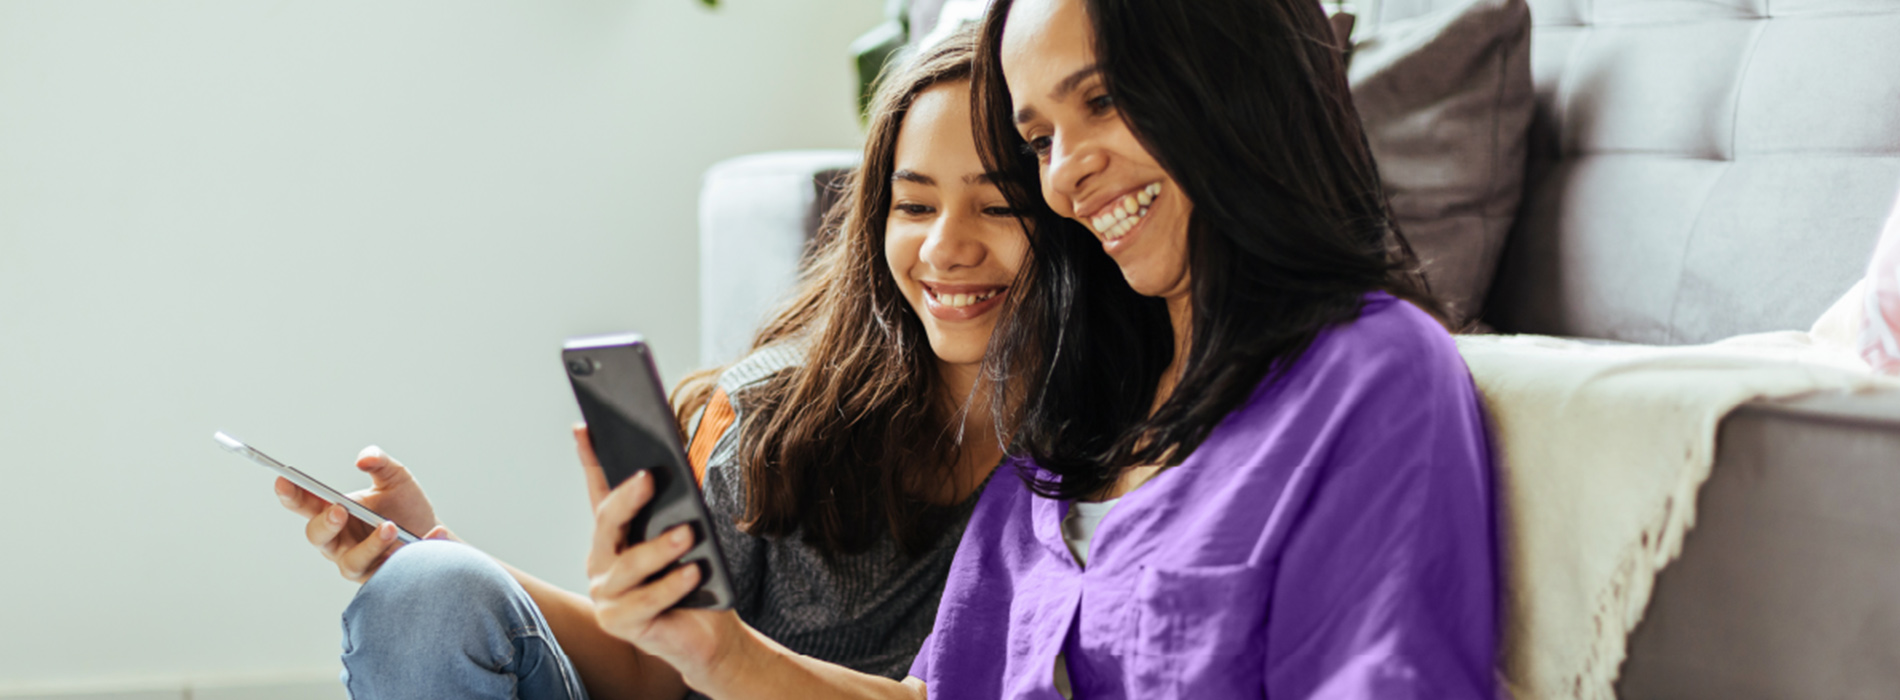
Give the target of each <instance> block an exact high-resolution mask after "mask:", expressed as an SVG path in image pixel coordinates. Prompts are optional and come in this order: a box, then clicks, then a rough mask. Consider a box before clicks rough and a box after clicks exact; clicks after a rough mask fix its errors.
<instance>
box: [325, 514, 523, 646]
mask: <svg viewBox="0 0 1900 700" xmlns="http://www.w3.org/2000/svg"><path fill="white" fill-rule="evenodd" d="M532 605H533V603H532V602H531V601H529V600H527V595H526V592H525V591H522V590H521V588H520V586H519V585H517V584H516V583H515V581H514V578H513V577H512V576H510V575H509V574H508V571H507V570H506V569H503V568H502V567H501V565H500V564H497V563H495V561H494V560H493V559H490V558H489V557H488V555H486V554H483V553H482V552H481V551H479V550H476V549H475V548H473V547H469V546H468V545H464V544H461V543H457V542H447V541H441V540H424V541H421V542H416V543H413V544H409V545H406V546H403V547H402V548H401V549H398V550H397V551H396V552H395V553H394V554H392V555H390V557H389V559H388V560H387V561H385V562H383V565H382V568H380V569H378V570H377V571H376V573H375V575H373V576H371V577H370V579H369V581H368V582H366V583H364V584H363V587H362V589H361V590H358V591H357V592H356V597H355V598H354V599H353V600H351V601H350V605H349V607H348V608H346V609H345V610H344V611H343V630H344V640H343V643H344V654H345V655H346V657H347V656H350V655H361V654H364V653H369V654H373V655H374V656H376V657H379V658H383V659H387V660H389V661H391V662H398V663H402V662H408V663H416V662H422V663H426V662H427V661H428V660H430V659H431V658H444V659H446V658H454V657H461V658H464V659H468V660H478V661H481V662H486V663H489V664H495V665H497V666H499V665H501V664H505V663H507V660H508V659H509V657H510V656H511V654H512V646H513V645H512V642H511V640H510V636H511V634H513V633H515V632H517V631H519V630H520V629H521V628H522V627H524V626H526V625H529V624H532V620H533V619H534V613H533V610H532Z"/></svg>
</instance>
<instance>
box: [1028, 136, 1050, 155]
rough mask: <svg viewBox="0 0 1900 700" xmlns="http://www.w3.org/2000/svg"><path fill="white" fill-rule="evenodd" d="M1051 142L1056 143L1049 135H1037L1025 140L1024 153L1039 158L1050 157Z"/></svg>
mask: <svg viewBox="0 0 1900 700" xmlns="http://www.w3.org/2000/svg"><path fill="white" fill-rule="evenodd" d="M1051 143H1054V141H1053V140H1051V139H1050V138H1049V137H1047V136H1037V137H1035V138H1033V139H1030V140H1028V141H1025V142H1023V145H1022V152H1023V155H1025V156H1028V157H1030V158H1035V159H1037V160H1041V159H1043V158H1047V157H1049V145H1050V144H1051Z"/></svg>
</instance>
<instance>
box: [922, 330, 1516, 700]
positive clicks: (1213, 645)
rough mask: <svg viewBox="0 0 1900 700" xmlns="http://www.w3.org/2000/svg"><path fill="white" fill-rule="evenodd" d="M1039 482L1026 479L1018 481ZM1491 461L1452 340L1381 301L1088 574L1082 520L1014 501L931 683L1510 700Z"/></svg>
mask: <svg viewBox="0 0 1900 700" xmlns="http://www.w3.org/2000/svg"><path fill="white" fill-rule="evenodd" d="M1018 467H1028V468H1034V465H1033V464H1014V463H1012V464H1005V465H1004V466H1003V467H1002V468H1003V469H1011V468H1018ZM1493 484H1494V478H1493V475H1492V462H1491V456H1490V449H1489V444H1488V442H1487V439H1486V433H1485V423H1484V417H1483V413H1482V411H1481V408H1480V405H1479V400H1478V395H1477V391H1476V389H1475V388H1474V387H1473V386H1472V383H1471V377H1470V374H1469V372H1468V371H1467V370H1466V369H1465V365H1464V361H1463V360H1462V359H1461V358H1460V357H1459V356H1458V351H1457V348H1456V347H1455V346H1454V345H1453V343H1452V340H1451V337H1450V336H1449V335H1447V334H1446V333H1445V331H1444V329H1442V328H1441V327H1439V325H1438V324H1437V323H1436V322H1434V321H1433V320H1432V319H1431V318H1430V317H1429V316H1427V315H1425V314H1424V313H1423V312H1421V311H1419V310H1418V309H1417V308H1416V307H1414V306H1412V305H1411V304H1408V303H1404V302H1401V301H1398V300H1395V299H1393V298H1392V297H1390V296H1387V295H1385V294H1383V293H1379V294H1373V295H1369V296H1368V297H1367V300H1366V305H1365V309H1364V311H1363V312H1362V313H1361V314H1360V317H1359V319H1358V320H1356V321H1354V322H1353V323H1350V324H1346V325H1342V326H1339V327H1335V328H1332V329H1329V330H1328V331H1326V332H1324V333H1322V334H1321V335H1320V336H1319V338H1318V339H1317V340H1315V341H1314V343H1313V345H1312V347H1311V348H1310V349H1309V350H1307V352H1306V354H1305V355H1304V356H1302V357H1301V358H1300V359H1299V360H1298V361H1297V362H1295V363H1294V364H1293V365H1292V366H1291V368H1290V369H1289V371H1288V372H1287V373H1286V374H1285V375H1283V376H1281V377H1280V378H1279V379H1278V380H1276V381H1274V382H1272V383H1269V384H1263V385H1262V388H1261V389H1259V390H1256V391H1255V392H1254V394H1253V395H1252V396H1251V397H1250V398H1249V399H1248V400H1247V402H1246V403H1244V404H1242V405H1241V406H1240V407H1239V408H1237V409H1235V410H1234V412H1233V413H1231V414H1229V415H1228V416H1227V418H1226V419H1225V420H1223V421H1222V422H1221V424H1220V425H1219V426H1218V427H1216V428H1215V429H1214V431H1213V432H1212V433H1211V434H1210V435H1209V436H1208V438H1207V440H1206V441H1205V442H1204V443H1202V444H1201V446H1200V448H1199V449H1197V450H1195V451H1194V453H1193V454H1192V455H1189V456H1188V458H1187V460H1186V461H1184V462H1182V463H1181V464H1180V465H1178V466H1176V467H1173V468H1171V469H1167V470H1165V471H1163V472H1161V473H1160V474H1159V475H1157V476H1155V477H1154V478H1153V479H1152V480H1150V481H1148V482H1147V483H1146V484H1143V485H1142V486H1141V487H1140V488H1137V489H1135V490H1134V491H1131V492H1129V493H1128V494H1127V495H1126V496H1124V497H1123V498H1122V500H1121V503H1120V504H1118V505H1116V506H1115V508H1114V510H1112V511H1110V512H1109V513H1108V515H1107V517H1106V518H1104V519H1103V520H1102V522H1101V525H1100V526H1099V527H1098V529H1097V530H1096V532H1095V539H1094V543H1093V545H1092V546H1091V555H1090V558H1089V566H1088V568H1087V569H1086V570H1084V569H1083V568H1081V567H1079V566H1078V565H1077V564H1076V562H1075V559H1074V558H1073V557H1072V556H1070V554H1069V552H1068V550H1067V549H1066V548H1065V547H1064V545H1063V541H1062V532H1061V521H1062V518H1063V516H1064V515H1065V514H1066V512H1067V508H1068V503H1066V502H1060V501H1053V500H1049V499H1046V498H1040V497H1037V496H1035V495H1034V494H1032V493H1031V492H1029V491H1028V490H1027V489H1026V488H1025V487H1024V486H1023V484H1022V481H1021V480H1020V479H1018V478H1015V475H1014V474H1009V473H1001V474H998V475H997V478H995V479H992V480H991V483H990V485H989V486H988V487H987V489H986V490H985V492H984V493H983V495H982V496H981V498H980V500H979V502H978V505H977V507H976V511H975V513H974V514H972V515H971V516H970V521H969V527H968V529H967V530H966V531H965V533H964V536H963V542H962V544H961V545H960V548H959V549H958V551H957V557H956V562H955V563H954V564H953V565H952V566H951V570H950V576H949V580H948V582H947V583H946V585H945V588H944V592H943V601H942V604H941V606H940V607H939V608H938V613H937V622H936V627H935V629H934V631H933V632H932V633H931V637H930V639H929V640H928V641H926V642H925V643H924V647H923V649H922V650H921V651H920V652H919V653H918V655H917V660H916V662H915V664H914V665H913V666H912V667H911V675H914V676H917V677H919V678H922V679H924V680H925V681H926V683H927V684H928V687H929V693H930V697H931V699H932V700H958V699H961V698H984V699H985V700H990V699H994V698H1047V699H1054V698H1057V697H1058V696H1057V695H1056V691H1055V688H1054V685H1053V673H1052V669H1053V664H1054V662H1055V658H1056V653H1057V652H1063V653H1064V654H1065V655H1066V657H1067V660H1068V664H1069V671H1070V673H1069V677H1070V680H1071V682H1072V683H1073V687H1074V690H1075V697H1076V698H1086V699H1088V700H1095V699H1097V698H1176V697H1191V698H1259V697H1265V698H1276V699H1278V698H1429V699H1431V700H1443V699H1447V698H1486V699H1487V700H1488V699H1490V698H1494V697H1496V693H1495V690H1494V688H1495V683H1494V676H1493V672H1492V667H1493V659H1494V655H1495V649H1496V640H1497V633H1498V617H1497V610H1498V602H1497V576H1498V574H1497V566H1498V564H1497V553H1496V552H1497V545H1496V541H1495V532H1496V531H1495V528H1496V525H1495V522H1496V518H1495V517H1494V514H1493V504H1494V496H1493V488H1494V487H1493Z"/></svg>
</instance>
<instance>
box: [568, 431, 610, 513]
mask: <svg viewBox="0 0 1900 700" xmlns="http://www.w3.org/2000/svg"><path fill="white" fill-rule="evenodd" d="M574 451H575V452H576V453H578V454H579V455H580V458H581V471H582V472H584V473H585V474H586V475H587V505H588V506H590V507H592V508H596V509H598V508H600V502H601V501H603V500H606V498H607V494H608V492H610V491H612V490H613V489H610V488H607V474H606V472H603V471H601V469H600V459H599V458H598V457H595V456H594V440H593V438H592V437H591V436H589V435H588V433H587V424H586V423H576V424H574Z"/></svg>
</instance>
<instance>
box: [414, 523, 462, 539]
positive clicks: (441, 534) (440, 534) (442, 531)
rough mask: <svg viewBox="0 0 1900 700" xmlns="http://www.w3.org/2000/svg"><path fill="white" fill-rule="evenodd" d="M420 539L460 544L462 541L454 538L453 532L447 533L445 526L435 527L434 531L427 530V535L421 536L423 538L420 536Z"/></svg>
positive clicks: (447, 529)
mask: <svg viewBox="0 0 1900 700" xmlns="http://www.w3.org/2000/svg"><path fill="white" fill-rule="evenodd" d="M422 539H425V540H448V541H450V542H461V541H462V538H460V537H456V536H455V533H453V532H449V528H448V527H446V526H443V525H437V526H435V528H434V529H431V530H429V534H426V535H423V536H422Z"/></svg>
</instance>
